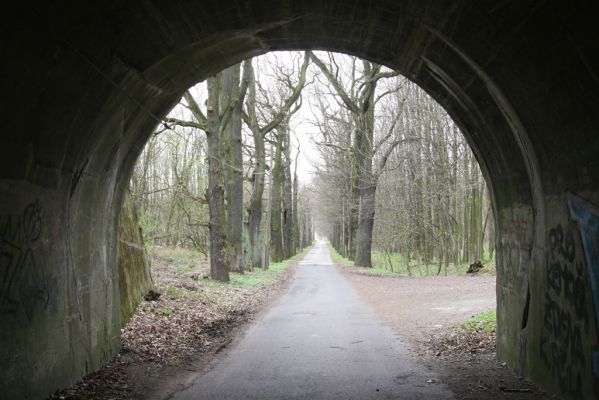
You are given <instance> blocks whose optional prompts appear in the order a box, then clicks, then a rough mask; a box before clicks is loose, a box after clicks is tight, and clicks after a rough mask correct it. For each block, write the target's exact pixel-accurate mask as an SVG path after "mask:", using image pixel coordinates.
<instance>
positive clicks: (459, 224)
mask: <svg viewBox="0 0 599 400" xmlns="http://www.w3.org/2000/svg"><path fill="white" fill-rule="evenodd" d="M164 121H165V126H162V127H160V128H159V129H157V130H156V132H155V135H154V136H153V138H152V139H151V140H150V141H149V143H148V144H147V146H146V148H145V149H144V151H143V153H142V155H141V157H140V159H139V161H138V163H137V165H136V168H135V171H134V174H133V177H132V180H131V192H132V194H133V198H134V201H135V203H136V205H137V209H138V211H139V213H140V221H141V225H142V228H143V230H144V235H145V240H146V241H147V242H149V243H151V244H155V245H165V246H183V247H192V248H195V249H196V250H198V251H200V252H202V253H204V254H205V255H206V256H209V257H210V277H211V278H212V279H216V280H220V281H228V280H229V272H237V273H243V272H244V271H245V270H252V269H255V268H268V265H269V262H271V261H272V262H279V261H281V260H283V259H287V258H289V257H291V256H293V255H295V254H297V253H298V252H299V251H301V250H302V249H303V248H305V247H306V246H307V245H309V244H310V243H311V242H312V240H313V239H314V234H315V233H314V231H315V229H316V227H315V225H317V229H318V231H319V232H320V234H321V235H326V236H328V238H329V240H330V242H331V244H332V246H333V247H334V248H335V249H336V250H337V251H338V252H339V253H341V254H342V255H343V256H345V257H347V258H349V259H351V260H353V261H354V264H355V265H356V266H360V267H372V266H373V255H374V258H375V259H376V260H377V262H380V259H381V255H385V257H383V258H385V259H386V260H387V261H385V265H387V264H388V266H390V268H391V269H393V268H396V269H397V268H404V269H406V271H407V272H408V273H409V274H411V273H412V270H413V269H414V268H416V267H417V266H418V265H421V266H426V268H428V266H429V265H431V264H432V263H435V265H436V266H437V273H440V272H442V270H443V268H444V270H445V271H446V272H447V270H448V267H449V266H450V265H451V264H453V265H457V264H458V263H462V262H467V261H468V262H469V261H474V260H476V259H482V258H483V257H484V256H485V255H487V256H488V255H489V253H491V254H492V251H493V246H492V243H493V240H494V238H493V237H492V233H493V230H494V226H493V224H494V223H493V216H492V212H491V207H490V202H489V198H488V196H487V194H486V190H485V186H484V181H483V179H482V177H481V173H480V170H479V169H478V165H477V163H476V160H475V159H474V157H473V156H472V154H471V152H470V149H469V147H468V146H467V144H466V143H465V142H464V140H463V138H462V137H461V134H460V132H459V130H458V128H457V127H456V126H455V125H454V124H453V122H452V121H451V119H450V118H449V117H448V116H447V115H446V114H445V112H444V110H442V109H441V107H439V106H438V105H437V104H436V103H435V102H434V101H433V100H432V99H430V98H429V97H428V96H427V95H426V94H424V93H423V92H422V91H421V90H420V89H419V88H417V87H416V86H415V85H414V84H413V83H411V82H409V81H408V80H407V79H405V78H403V77H401V76H399V75H398V74H397V73H396V72H395V71H392V70H389V69H387V68H385V67H383V66H381V65H378V64H376V63H373V62H370V61H366V60H360V59H358V58H355V57H350V56H344V55H338V54H332V53H324V52H318V53H315V52H311V51H306V52H303V53H277V54H269V55H267V56H262V57H258V58H255V59H250V60H246V61H244V62H242V63H240V64H236V65H233V66H231V67H229V68H226V69H225V70H223V71H221V72H219V73H218V74H216V75H214V76H212V77H210V78H209V79H207V80H206V81H205V82H202V83H200V84H198V85H196V86H195V87H193V88H190V89H189V90H188V91H187V92H186V93H185V94H184V95H183V98H182V99H181V101H180V103H179V105H178V106H176V107H175V108H174V109H173V111H171V113H170V114H169V115H168V116H167V117H166V118H165V120H164ZM307 126H308V128H307ZM314 127H315V128H316V131H317V132H314ZM300 150H301V152H300ZM302 154H303V155H302ZM307 157H308V158H310V163H311V166H310V165H307V161H306V158H307ZM306 170H309V171H311V173H310V174H308V173H307V172H306ZM298 171H299V173H298ZM398 260H399V261H398ZM398 264H399V265H398Z"/></svg>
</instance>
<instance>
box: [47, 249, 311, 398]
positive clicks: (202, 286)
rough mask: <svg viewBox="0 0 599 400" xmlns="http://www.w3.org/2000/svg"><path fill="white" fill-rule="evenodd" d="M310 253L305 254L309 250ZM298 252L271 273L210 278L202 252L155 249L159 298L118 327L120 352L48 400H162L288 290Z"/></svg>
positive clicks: (153, 258) (274, 266)
mask: <svg viewBox="0 0 599 400" xmlns="http://www.w3.org/2000/svg"><path fill="white" fill-rule="evenodd" d="M306 251H307V250H306ZM306 251H304V252H303V253H302V254H299V255H297V256H295V257H293V258H291V259H289V260H285V261H283V262H282V263H276V264H271V265H270V266H269V269H268V270H255V271H252V272H247V273H245V274H238V273H232V274H231V275H230V278H231V281H230V282H229V283H220V282H215V281H212V280H210V279H207V278H208V276H209V262H208V260H207V259H206V258H205V257H204V256H202V255H200V254H198V253H197V252H194V251H191V250H185V249H178V248H152V249H151V250H150V260H151V266H152V277H153V279H154V283H155V284H156V289H157V292H158V293H160V296H159V297H158V298H155V299H146V300H143V301H142V302H141V304H140V305H139V306H138V308H137V310H136V311H135V313H134V315H133V317H132V318H131V320H130V321H129V323H128V324H127V325H126V326H125V327H124V328H122V329H121V346H122V348H121V351H120V352H119V353H118V354H117V356H116V357H115V358H113V360H112V361H111V362H110V363H108V364H107V365H106V366H104V367H103V368H101V369H100V370H98V371H96V372H94V373H91V374H90V375H88V376H86V377H85V378H83V379H82V380H81V381H80V382H78V383H77V384H75V385H73V386H72V387H70V388H66V389H63V390H60V391H58V392H56V393H55V394H54V395H52V396H50V397H49V399H48V400H63V399H73V400H75V399H77V400H84V399H85V400H87V399H93V400H109V399H110V400H125V399H163V398H166V397H168V396H169V395H170V394H171V393H172V392H175V391H176V390H177V389H179V388H180V387H182V386H185V385H186V382H187V381H188V380H189V379H191V378H192V377H194V376H196V375H197V374H198V372H201V371H204V370H205V369H206V368H208V366H209V365H210V363H211V362H212V361H214V359H215V358H218V355H219V353H220V352H221V350H223V349H224V348H226V347H227V346H229V345H230V343H231V342H232V341H234V340H235V339H236V338H237V337H239V336H242V335H241V334H240V333H241V332H242V331H243V329H244V328H245V327H247V326H249V325H250V322H251V321H252V320H254V319H256V318H259V316H260V313H261V312H262V311H263V310H266V309H267V306H268V305H269V304H271V303H272V302H274V301H276V299H277V298H278V297H279V295H281V294H282V293H284V292H285V290H286V288H287V287H288V283H289V281H290V278H291V277H292V276H293V271H294V266H295V264H296V262H297V261H298V260H300V259H301V258H302V257H303V254H305V253H306Z"/></svg>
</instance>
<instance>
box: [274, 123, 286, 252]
mask: <svg viewBox="0 0 599 400" xmlns="http://www.w3.org/2000/svg"><path fill="white" fill-rule="evenodd" d="M284 129H286V128H285V127H282V128H281V129H280V130H284ZM283 136H284V133H282V132H280V131H279V132H277V142H276V148H275V159H274V166H273V168H272V172H271V174H272V190H271V195H270V199H271V200H270V259H271V260H272V261H273V262H279V261H282V260H283V234H282V230H281V212H282V210H281V190H282V183H283V165H282V154H281V153H282V147H283Z"/></svg>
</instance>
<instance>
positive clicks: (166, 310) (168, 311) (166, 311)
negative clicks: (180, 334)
mask: <svg viewBox="0 0 599 400" xmlns="http://www.w3.org/2000/svg"><path fill="white" fill-rule="evenodd" d="M172 313H173V310H172V309H170V308H168V307H162V308H159V309H158V311H157V314H160V315H164V316H165V317H168V316H170V315H171V314H172Z"/></svg>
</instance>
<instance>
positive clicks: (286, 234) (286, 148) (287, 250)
mask: <svg viewBox="0 0 599 400" xmlns="http://www.w3.org/2000/svg"><path fill="white" fill-rule="evenodd" d="M282 153H283V154H282V156H283V163H282V173H283V174H282V175H283V185H282V198H281V203H282V211H281V221H282V225H283V226H282V235H283V258H284V259H287V258H290V257H291V256H293V255H294V253H293V248H292V246H293V244H292V241H293V208H292V207H293V206H292V204H293V196H292V190H293V188H292V182H291V141H290V138H289V125H286V129H285V131H284V136H283V149H282Z"/></svg>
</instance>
